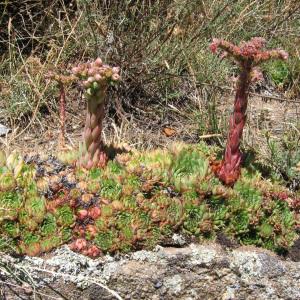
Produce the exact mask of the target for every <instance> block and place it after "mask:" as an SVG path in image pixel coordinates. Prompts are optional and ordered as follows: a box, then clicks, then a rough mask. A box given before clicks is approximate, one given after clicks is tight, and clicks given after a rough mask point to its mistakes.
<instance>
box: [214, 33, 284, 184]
mask: <svg viewBox="0 0 300 300" xmlns="http://www.w3.org/2000/svg"><path fill="white" fill-rule="evenodd" d="M265 44H266V41H265V40H264V39H263V38H260V37H255V38H252V39H251V40H250V41H248V42H242V43H240V45H239V46H236V45H234V44H232V43H229V42H227V41H224V40H220V39H213V42H212V43H211V45H210V49H211V51H212V52H213V53H216V52H217V50H218V48H220V49H221V50H222V51H223V54H222V56H223V57H227V56H228V57H231V58H233V60H234V61H235V62H236V63H237V65H238V66H239V68H240V74H239V78H238V80H237V87H236V96H235V103H234V112H233V115H232V116H231V118H230V123H229V133H228V140H227V145H226V150H225V155H224V159H223V161H222V163H221V165H220V166H219V168H217V170H216V174H217V175H218V177H219V178H220V180H221V181H222V182H223V183H225V184H227V185H233V184H234V183H235V182H236V180H237V179H238V178H239V176H240V167H241V160H242V154H241V152H240V149H239V146H240V142H241V138H242V134H243V128H244V126H245V122H246V110H247V103H248V90H249V86H250V84H251V82H255V81H258V80H260V79H262V73H261V71H260V70H259V68H258V65H259V64H261V63H263V62H265V61H268V60H270V59H281V60H286V59H287V58H288V54H287V53H286V52H285V51H284V50H264V47H265Z"/></svg>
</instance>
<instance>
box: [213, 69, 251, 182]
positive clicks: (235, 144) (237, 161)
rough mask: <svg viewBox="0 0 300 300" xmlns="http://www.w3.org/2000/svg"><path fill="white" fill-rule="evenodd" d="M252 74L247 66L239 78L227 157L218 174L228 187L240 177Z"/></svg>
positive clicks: (231, 119)
mask: <svg viewBox="0 0 300 300" xmlns="http://www.w3.org/2000/svg"><path fill="white" fill-rule="evenodd" d="M250 72H251V67H249V66H246V67H244V68H243V69H242V72H241V74H240V76H239V80H238V86H237V91H236V96H235V102H234V111H233V114H232V116H231V117H230V123H229V134H228V140H227V145H226V150H225V156H224V159H223V161H222V165H221V168H220V169H219V171H218V174H217V175H218V177H219V178H220V180H221V181H222V182H223V183H225V184H227V185H233V184H234V183H235V182H236V180H237V179H238V177H239V175H240V167H241V160H242V154H241V152H240V149H239V147H240V142H241V138H242V134H243V129H244V126H245V122H246V110H247V103H248V88H249V85H250Z"/></svg>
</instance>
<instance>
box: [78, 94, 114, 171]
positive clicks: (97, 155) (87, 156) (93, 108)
mask: <svg viewBox="0 0 300 300" xmlns="http://www.w3.org/2000/svg"><path fill="white" fill-rule="evenodd" d="M104 98H105V92H104V91H101V92H100V93H99V94H97V95H93V96H91V97H89V99H88V107H87V115H86V122H85V128H84V134H83V138H84V143H85V152H84V153H83V154H82V157H81V159H80V160H79V165H80V166H82V167H84V168H86V169H91V168H93V167H101V168H103V167H104V166H105V165H106V163H107V160H108V158H107V154H106V153H105V151H104V147H103V143H102V141H101V132H102V122H103V118H104V108H105V101H104Z"/></svg>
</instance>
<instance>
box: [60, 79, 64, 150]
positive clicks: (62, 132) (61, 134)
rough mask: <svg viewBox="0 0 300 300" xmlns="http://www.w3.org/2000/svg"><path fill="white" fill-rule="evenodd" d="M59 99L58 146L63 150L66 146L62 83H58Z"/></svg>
mask: <svg viewBox="0 0 300 300" xmlns="http://www.w3.org/2000/svg"><path fill="white" fill-rule="evenodd" d="M59 90H60V97H59V102H60V103H59V104H60V107H59V116H60V138H59V146H60V147H61V148H64V147H65V145H66V139H65V133H66V129H65V123H66V93H65V87H64V84H63V83H62V82H60V83H59Z"/></svg>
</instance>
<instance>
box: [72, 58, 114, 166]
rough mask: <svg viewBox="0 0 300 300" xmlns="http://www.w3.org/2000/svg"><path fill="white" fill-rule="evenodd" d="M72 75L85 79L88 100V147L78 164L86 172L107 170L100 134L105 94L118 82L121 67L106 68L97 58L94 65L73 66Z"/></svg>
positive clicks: (85, 142) (84, 136)
mask: <svg viewBox="0 0 300 300" xmlns="http://www.w3.org/2000/svg"><path fill="white" fill-rule="evenodd" d="M72 72H73V74H74V75H75V76H76V77H78V78H80V79H82V80H83V87H84V89H85V97H86V99H87V115H86V121H85V128H84V134H83V138H84V145H85V148H84V152H83V154H82V156H81V157H80V158H79V160H78V165H79V166H82V167H84V168H86V169H91V168H93V167H104V166H105V165H106V163H107V159H108V158H107V154H106V153H105V151H104V146H103V143H102V140H101V132H102V122H103V118H104V108H105V103H106V93H107V88H108V86H109V84H110V83H112V82H116V81H119V79H120V76H119V68H117V67H114V68H111V67H110V66H108V65H104V64H102V60H101V59H100V58H97V59H96V60H95V61H94V62H91V63H86V64H81V65H79V66H77V67H74V68H73V69H72Z"/></svg>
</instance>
